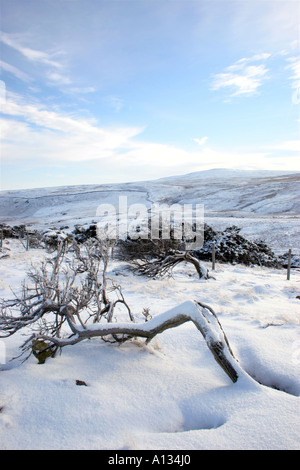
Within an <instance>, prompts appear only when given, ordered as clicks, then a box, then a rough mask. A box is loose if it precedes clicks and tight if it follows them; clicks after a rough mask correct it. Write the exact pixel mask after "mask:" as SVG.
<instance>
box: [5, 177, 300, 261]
mask: <svg viewBox="0 0 300 470" xmlns="http://www.w3.org/2000/svg"><path fill="white" fill-rule="evenodd" d="M120 195H122V196H127V198H128V204H133V203H143V204H146V205H147V207H149V206H150V205H151V203H154V202H158V203H166V204H169V205H171V204H173V203H180V204H183V203H193V204H203V205H204V211H205V214H204V215H205V222H207V223H208V224H209V225H211V226H212V227H213V228H215V229H217V230H221V229H224V228H226V227H228V226H231V225H237V226H239V227H241V228H242V234H243V235H245V236H247V237H249V238H250V239H263V240H264V241H266V242H267V243H268V244H269V245H270V246H271V248H272V249H273V250H274V251H276V252H277V251H278V252H281V253H282V252H286V251H287V249H288V248H293V251H294V252H299V246H300V243H299V242H300V236H299V232H300V230H299V214H300V174H299V173H291V172H290V173H282V172H274V171H241V170H224V169H221V170H209V171H203V172H197V173H191V174H188V175H183V176H176V177H170V178H164V179H160V180H155V181H143V182H137V183H123V184H111V185H107V184H106V185H101V184H99V185H89V186H69V187H68V186H65V187H59V188H42V189H28V190H20V191H2V192H0V222H5V223H7V224H9V225H14V224H21V223H22V224H26V225H31V226H35V227H43V228H44V227H45V226H56V227H58V228H59V227H60V226H69V227H74V225H75V224H84V223H90V222H91V221H92V220H96V221H97V217H96V211H97V207H98V206H99V204H103V203H110V204H114V205H115V207H116V208H117V207H118V198H119V196H120Z"/></svg>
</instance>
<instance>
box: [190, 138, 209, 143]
mask: <svg viewBox="0 0 300 470" xmlns="http://www.w3.org/2000/svg"><path fill="white" fill-rule="evenodd" d="M207 139H208V137H202V139H197V138H195V139H193V141H194V142H196V143H197V144H199V145H204V144H205V142H206V141H207Z"/></svg>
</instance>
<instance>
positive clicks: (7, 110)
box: [1, 93, 143, 162]
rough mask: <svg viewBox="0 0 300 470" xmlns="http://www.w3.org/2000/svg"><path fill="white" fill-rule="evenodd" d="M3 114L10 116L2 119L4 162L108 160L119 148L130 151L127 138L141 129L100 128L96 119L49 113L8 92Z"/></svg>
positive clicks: (130, 144) (34, 103) (45, 108)
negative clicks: (33, 158)
mask: <svg viewBox="0 0 300 470" xmlns="http://www.w3.org/2000/svg"><path fill="white" fill-rule="evenodd" d="M2 113H3V114H4V115H8V116H10V118H9V119H7V118H3V119H2V120H1V121H2V138H3V146H2V155H3V160H4V159H5V161H7V162H9V161H17V160H18V159H21V160H22V159H26V158H30V155H32V154H34V155H37V154H38V155H39V156H40V157H41V158H46V159H50V160H55V161H65V162H66V161H68V162H70V161H85V160H92V159H102V158H109V157H111V156H112V154H113V153H114V152H116V151H117V150H118V149H121V148H122V149H123V148H128V147H130V148H131V147H132V143H131V140H130V139H132V138H133V137H134V136H136V135H137V134H139V133H140V132H142V130H143V129H142V128H137V127H125V126H124V127H116V128H105V127H100V126H99V125H98V123H97V121H96V120H93V119H90V120H88V119H83V118H80V117H77V116H72V115H67V114H64V113H62V112H58V111H54V110H49V109H47V107H45V106H43V105H42V104H40V103H36V102H32V103H28V102H25V101H24V99H23V98H22V97H20V96H19V95H17V94H15V93H7V98H6V101H5V103H4V104H3V106H2ZM16 134H17V135H18V139H17V140H16V139H15V136H16Z"/></svg>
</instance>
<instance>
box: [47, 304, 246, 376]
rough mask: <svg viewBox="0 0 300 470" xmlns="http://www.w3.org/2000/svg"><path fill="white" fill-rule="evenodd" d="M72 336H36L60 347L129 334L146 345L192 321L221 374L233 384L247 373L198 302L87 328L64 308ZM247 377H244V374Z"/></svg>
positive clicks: (208, 311) (208, 309) (207, 309)
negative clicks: (141, 318)
mask: <svg viewBox="0 0 300 470" xmlns="http://www.w3.org/2000/svg"><path fill="white" fill-rule="evenodd" d="M61 313H64V314H65V315H66V317H67V320H68V323H69V326H70V328H71V330H72V333H73V336H72V337H69V338H65V339H63V338H55V337H51V336H46V335H38V338H39V339H43V340H46V341H49V342H51V343H52V344H55V345H57V346H59V347H63V346H67V345H71V344H76V343H78V342H80V341H83V340H85V339H88V338H93V337H103V336H107V335H118V334H119V335H120V334H121V335H128V336H129V337H143V338H146V339H147V343H148V342H149V341H151V340H152V339H153V338H154V337H155V336H156V335H158V334H160V333H162V332H163V331H165V330H167V329H169V328H174V327H176V326H179V325H181V324H183V323H185V322H188V321H192V322H193V323H194V325H195V326H196V328H197V329H198V330H199V331H200V333H201V334H202V336H203V338H204V340H205V341H206V344H207V346H208V348H209V349H210V351H211V352H212V354H213V356H214V358H215V360H216V361H217V363H218V364H219V365H220V366H221V367H222V369H223V370H224V372H225V373H226V374H227V375H228V377H229V378H230V379H231V380H232V382H236V381H237V379H238V378H239V376H241V375H245V374H246V373H245V372H244V371H243V370H242V369H241V367H240V366H239V364H238V362H237V361H236V359H235V358H234V356H233V353H232V350H231V348H230V346H229V343H228V340H227V338H226V335H225V333H224V331H223V329H222V326H221V324H220V322H219V320H218V318H217V316H216V314H215V312H214V311H213V309H212V308H211V307H209V306H207V305H205V304H202V303H201V302H198V301H187V302H184V303H183V304H181V305H179V306H178V307H175V308H173V309H172V310H169V311H167V312H165V313H163V314H161V315H158V316H156V317H154V318H153V319H151V320H149V321H148V322H146V323H143V324H136V323H135V324H132V323H107V324H103V325H99V324H94V325H91V326H89V327H83V326H82V325H79V324H76V323H75V316H74V315H73V313H74V308H73V307H72V306H67V307H65V308H64V312H61ZM246 375H247V374H246Z"/></svg>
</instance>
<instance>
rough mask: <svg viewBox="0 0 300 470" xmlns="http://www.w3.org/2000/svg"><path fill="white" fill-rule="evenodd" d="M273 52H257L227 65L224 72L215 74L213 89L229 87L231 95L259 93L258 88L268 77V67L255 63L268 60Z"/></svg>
mask: <svg viewBox="0 0 300 470" xmlns="http://www.w3.org/2000/svg"><path fill="white" fill-rule="evenodd" d="M270 55H271V54H268V53H262V54H256V55H254V56H252V57H249V58H242V59H240V60H238V61H236V62H235V63H234V64H233V65H230V66H228V67H226V69H225V71H224V72H222V73H218V74H215V75H214V77H213V82H212V86H211V89H212V90H220V89H221V88H227V89H229V90H230V92H231V93H230V96H239V95H245V96H251V95H254V94H257V90H258V88H259V87H260V86H261V85H262V84H263V83H264V81H265V80H266V79H267V78H268V75H267V73H268V71H269V70H268V69H267V68H266V66H265V64H258V65H254V63H256V62H259V61H262V60H266V59H268V58H269V57H270Z"/></svg>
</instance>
